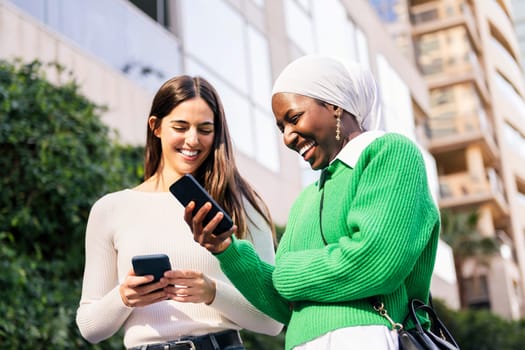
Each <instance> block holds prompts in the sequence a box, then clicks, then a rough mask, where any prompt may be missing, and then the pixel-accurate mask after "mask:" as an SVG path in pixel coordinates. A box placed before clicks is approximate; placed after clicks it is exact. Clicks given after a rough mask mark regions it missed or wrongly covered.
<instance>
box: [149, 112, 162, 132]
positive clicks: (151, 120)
mask: <svg viewBox="0 0 525 350" xmlns="http://www.w3.org/2000/svg"><path fill="white" fill-rule="evenodd" d="M157 120H158V118H157V117H156V116H154V115H152V116H150V117H149V118H148V126H149V129H150V130H151V131H152V132H153V135H155V136H157V137H159V134H160V127H159V128H156V127H155V124H156V123H157Z"/></svg>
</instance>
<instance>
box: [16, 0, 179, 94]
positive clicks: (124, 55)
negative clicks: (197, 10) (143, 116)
mask: <svg viewBox="0 0 525 350" xmlns="http://www.w3.org/2000/svg"><path fill="white" fill-rule="evenodd" d="M16 3H17V4H18V3H20V4H24V8H26V7H29V8H31V10H30V13H32V14H36V15H37V16H43V17H37V18H39V19H40V20H42V21H43V22H44V23H45V24H46V25H48V26H49V27H51V28H52V29H54V30H56V31H57V32H59V33H61V34H62V35H64V36H65V37H67V38H69V39H70V40H72V41H73V42H75V43H76V44H77V45H78V46H79V47H82V49H84V50H86V51H87V52H89V53H91V54H93V55H94V56H97V57H98V58H99V59H101V60H103V61H105V62H106V63H107V64H108V65H110V66H112V67H114V68H115V69H118V70H120V71H122V72H124V73H125V74H126V75H128V76H129V77H130V78H131V79H133V80H135V81H136V82H138V83H139V84H140V85H142V86H143V87H145V88H146V89H148V90H149V91H151V92H154V91H156V90H157V89H158V87H159V86H160V85H161V84H162V83H163V82H164V81H165V80H167V79H168V78H170V77H172V76H173V75H175V74H178V73H180V72H181V70H182V69H181V54H180V51H179V44H178V42H177V40H176V39H175V38H173V36H172V35H171V34H170V33H168V32H167V31H166V30H165V29H164V28H163V27H162V26H160V25H159V24H158V23H156V22H154V21H153V20H152V19H151V18H149V17H147V16H146V15H145V14H144V13H143V12H141V11H140V10H138V9H137V8H135V7H134V6H133V5H131V4H130V3H128V2H123V1H105V0H91V1H89V2H86V1H83V0H47V1H45V2H43V4H44V5H43V7H42V6H37V5H36V4H38V3H41V2H40V1H31V2H28V1H17V2H16ZM29 3H31V4H33V3H34V4H33V5H34V6H29V5H27V4H29ZM28 11H29V10H28ZM159 52H162V55H159Z"/></svg>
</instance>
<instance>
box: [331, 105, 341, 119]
mask: <svg viewBox="0 0 525 350" xmlns="http://www.w3.org/2000/svg"><path fill="white" fill-rule="evenodd" d="M332 108H333V110H334V113H335V117H336V118H341V116H342V115H343V109H342V108H341V107H339V106H336V105H332Z"/></svg>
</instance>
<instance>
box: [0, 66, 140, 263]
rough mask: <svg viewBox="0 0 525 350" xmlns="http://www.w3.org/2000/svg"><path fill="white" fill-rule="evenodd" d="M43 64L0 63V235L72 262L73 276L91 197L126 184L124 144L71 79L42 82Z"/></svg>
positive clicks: (24, 248) (24, 249)
mask: <svg viewBox="0 0 525 350" xmlns="http://www.w3.org/2000/svg"><path fill="white" fill-rule="evenodd" d="M43 68H44V67H43V65H42V64H41V63H39V62H32V63H29V64H21V63H19V62H18V63H15V64H11V63H8V62H5V61H0V153H1V154H2V157H1V158H0V168H1V169H3V171H2V177H1V178H0V187H1V188H2V191H1V193H0V232H4V233H8V234H10V235H11V237H13V238H14V244H15V246H16V247H17V250H18V252H19V253H24V254H28V255H34V256H37V257H39V258H40V257H41V258H42V259H44V260H50V259H64V260H66V261H68V260H70V259H73V260H72V261H69V265H66V267H67V266H71V267H72V268H73V271H72V273H78V272H79V271H80V270H79V268H78V267H79V266H80V265H79V260H78V258H79V257H81V255H82V254H81V253H82V247H83V246H82V245H79V244H78V242H81V241H83V237H84V229H85V223H86V219H87V216H88V214H89V210H90V207H91V205H92V204H93V201H94V200H95V199H96V198H98V197H99V196H100V195H101V194H102V193H105V192H108V191H110V190H111V189H114V188H116V187H118V186H122V183H126V182H129V181H128V180H129V177H128V178H126V177H123V176H122V175H123V174H125V175H127V174H128V173H127V172H126V170H127V171H129V169H123V162H122V159H121V158H119V153H122V152H124V153H125V152H126V149H125V148H122V147H115V146H114V145H113V141H112V139H111V138H110V130H109V129H108V127H107V126H106V125H105V124H104V123H103V122H102V121H101V120H100V117H99V115H98V113H99V112H101V111H102V110H103V108H102V107H100V106H97V105H95V104H94V103H92V102H90V101H89V100H87V99H86V98H85V97H84V96H82V95H81V94H79V91H78V86H77V84H76V83H75V82H74V81H73V80H69V81H67V82H66V83H63V84H61V85H58V86H57V85H52V84H51V83H49V82H47V81H46V80H45V76H44V73H43V71H44V70H43ZM45 68H47V69H53V68H54V69H57V70H58V72H59V73H61V74H62V75H63V74H64V72H63V71H62V69H61V68H60V67H59V66H57V65H53V64H52V65H47V66H45ZM123 170H124V172H123ZM134 175H138V174H134ZM133 180H134V181H135V182H136V180H137V177H135V176H133Z"/></svg>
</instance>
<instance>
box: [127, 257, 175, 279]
mask: <svg viewBox="0 0 525 350" xmlns="http://www.w3.org/2000/svg"><path fill="white" fill-rule="evenodd" d="M131 263H132V264H133V270H134V271H135V275H137V276H146V275H153V281H151V282H150V283H155V282H158V281H159V280H160V278H161V277H162V276H163V275H164V272H166V271H169V270H171V264H170V259H169V257H168V256H167V255H166V254H148V255H135V256H134V257H133V258H132V259H131Z"/></svg>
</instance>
